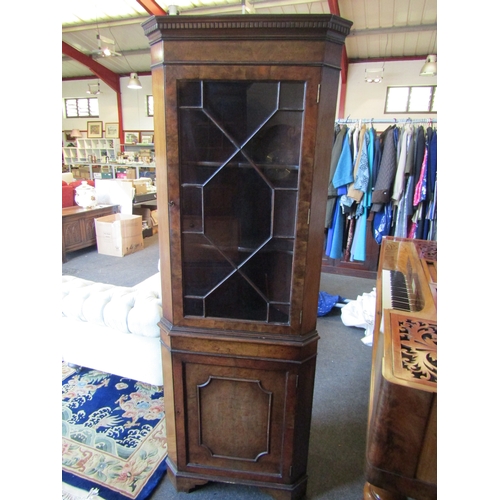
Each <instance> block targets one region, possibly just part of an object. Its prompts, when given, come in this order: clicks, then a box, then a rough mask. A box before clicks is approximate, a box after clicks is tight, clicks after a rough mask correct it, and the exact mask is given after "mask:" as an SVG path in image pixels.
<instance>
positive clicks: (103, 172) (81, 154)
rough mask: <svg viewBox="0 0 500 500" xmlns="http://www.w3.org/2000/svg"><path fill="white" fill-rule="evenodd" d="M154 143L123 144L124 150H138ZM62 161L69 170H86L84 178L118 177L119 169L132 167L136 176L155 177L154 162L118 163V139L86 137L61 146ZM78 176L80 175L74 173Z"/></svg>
mask: <svg viewBox="0 0 500 500" xmlns="http://www.w3.org/2000/svg"><path fill="white" fill-rule="evenodd" d="M153 148H154V144H136V145H131V144H125V145H124V150H125V151H138V150H140V149H151V150H152V149H153ZM62 152H63V162H64V164H65V165H66V166H67V167H68V168H69V170H70V171H73V170H74V169H81V170H82V171H84V172H87V175H86V178H89V179H91V180H93V179H94V178H110V179H116V178H119V176H117V174H118V173H119V172H120V170H119V169H127V168H134V169H135V171H136V174H135V175H136V178H137V179H138V178H140V177H151V178H154V177H156V175H155V164H154V162H152V163H143V162H132V163H118V162H117V159H118V156H119V154H120V152H121V150H120V141H119V139H106V138H103V139H87V138H82V139H78V140H77V141H76V146H75V147H71V146H64V147H63V148H62ZM75 177H80V175H75Z"/></svg>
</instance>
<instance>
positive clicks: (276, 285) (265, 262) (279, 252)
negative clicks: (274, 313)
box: [241, 240, 293, 302]
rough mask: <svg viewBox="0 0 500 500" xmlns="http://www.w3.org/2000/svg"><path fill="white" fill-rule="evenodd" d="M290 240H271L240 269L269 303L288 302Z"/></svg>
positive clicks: (290, 267) (290, 260)
mask: <svg viewBox="0 0 500 500" xmlns="http://www.w3.org/2000/svg"><path fill="white" fill-rule="evenodd" d="M292 259H293V241H292V240H272V241H271V242H269V243H268V244H267V245H266V246H265V247H264V248H262V250H259V251H258V252H257V253H256V254H255V255H253V256H252V258H251V259H250V260H249V261H248V262H247V263H245V265H244V266H242V268H241V272H242V273H243V274H244V275H245V276H246V277H247V278H248V280H249V281H250V282H251V283H252V284H253V285H254V286H255V287H256V288H257V289H258V290H259V292H260V293H261V294H262V295H263V296H264V297H266V298H267V299H268V300H269V301H274V302H289V301H290V284H291V279H292V275H291V272H292Z"/></svg>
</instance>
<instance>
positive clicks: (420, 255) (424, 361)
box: [364, 237, 437, 500]
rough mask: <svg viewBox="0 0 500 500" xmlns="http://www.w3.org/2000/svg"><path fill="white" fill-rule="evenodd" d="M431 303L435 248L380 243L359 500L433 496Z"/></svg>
mask: <svg viewBox="0 0 500 500" xmlns="http://www.w3.org/2000/svg"><path fill="white" fill-rule="evenodd" d="M436 303H437V244H436V242H434V241H423V240H411V239H405V238H395V237H386V238H384V240H383V242H382V248H381V253H380V261H379V268H378V273H377V298H376V317H375V325H374V336H373V358H372V375H371V387H370V405H369V413H368V431H367V444H366V468H365V475H366V481H367V482H366V484H365V488H364V500H372V499H377V500H389V499H390V500H400V499H405V498H407V497H410V498H412V499H415V500H431V499H436V498H437V443H436V442H437V418H436V417H437V315H436Z"/></svg>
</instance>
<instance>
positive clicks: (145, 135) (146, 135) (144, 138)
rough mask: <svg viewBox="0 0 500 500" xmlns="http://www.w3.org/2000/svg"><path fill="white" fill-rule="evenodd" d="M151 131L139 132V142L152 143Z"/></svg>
mask: <svg viewBox="0 0 500 500" xmlns="http://www.w3.org/2000/svg"><path fill="white" fill-rule="evenodd" d="M153 138H154V134H153V132H141V144H153V142H154V141H153Z"/></svg>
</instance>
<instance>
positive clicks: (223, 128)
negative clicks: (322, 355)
mask: <svg viewBox="0 0 500 500" xmlns="http://www.w3.org/2000/svg"><path fill="white" fill-rule="evenodd" d="M304 95H305V83H304V82H280V81H273V82H260V81H250V82H249V81H222V82H221V81H213V80H200V81H190V80H188V81H179V82H178V103H179V130H180V132H179V142H180V145H179V163H180V183H181V192H180V196H181V225H182V274H183V305H184V315H185V316H198V317H213V318H221V319H224V318H231V319H235V320H251V321H259V322H264V323H283V324H288V323H289V319H290V304H291V277H292V264H293V257H294V247H295V245H294V243H295V219H296V212H297V202H298V179H299V167H300V145H301V138H302V124H303V115H304Z"/></svg>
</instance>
